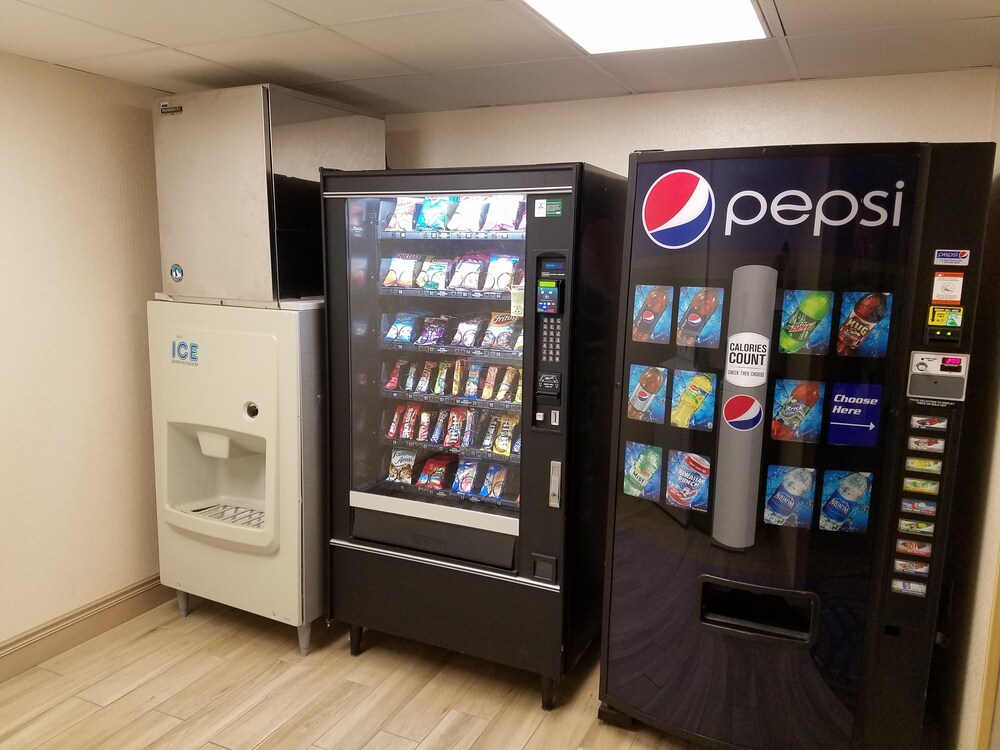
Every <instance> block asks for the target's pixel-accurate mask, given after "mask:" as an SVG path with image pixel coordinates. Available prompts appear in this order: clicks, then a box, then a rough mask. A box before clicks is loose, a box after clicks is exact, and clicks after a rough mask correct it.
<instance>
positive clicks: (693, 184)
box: [642, 169, 907, 250]
mask: <svg viewBox="0 0 1000 750" xmlns="http://www.w3.org/2000/svg"><path fill="white" fill-rule="evenodd" d="M888 187H890V188H891V190H889V189H885V187H884V186H876V188H875V189H873V190H868V191H867V192H864V193H859V192H857V191H853V192H852V191H849V190H839V189H835V190H828V191H826V192H825V193H823V194H821V195H819V196H812V195H810V194H809V193H808V192H806V191H805V190H801V189H798V188H790V189H785V190H780V191H777V192H775V193H774V194H770V193H765V192H762V191H760V190H754V189H745V190H739V191H737V192H735V193H733V194H732V195H730V196H728V200H727V201H726V210H725V218H724V224H723V227H724V235H725V236H732V235H733V234H734V233H736V232H738V231H739V229H740V228H741V227H750V226H753V225H756V224H759V223H761V222H773V223H775V224H780V225H783V226H789V227H790V226H797V225H800V224H802V225H805V226H806V227H807V228H809V229H811V234H812V236H813V237H819V236H820V235H821V234H822V233H823V230H824V229H825V228H828V227H840V226H844V225H846V224H850V223H851V222H857V223H858V224H860V225H861V226H864V227H879V226H884V225H886V224H888V225H890V226H892V227H899V226H900V223H901V220H902V209H903V197H904V195H905V194H906V189H907V186H906V181H905V180H902V179H897V180H895V181H894V182H893V184H892V185H891V186H888ZM716 200H717V198H716V195H715V191H714V190H713V188H712V186H711V185H710V184H709V182H708V180H707V179H705V177H703V176H702V175H700V174H698V173H697V172H695V171H692V170H690V169H674V170H671V171H669V172H666V173H664V174H663V175H661V176H660V177H659V178H657V179H656V180H655V181H654V182H653V184H652V185H651V186H650V188H649V190H648V191H647V192H646V196H645V198H644V199H643V203H642V223H643V228H644V229H645V231H646V234H647V236H648V237H649V238H650V239H651V240H652V241H653V242H654V243H656V244H657V245H659V246H660V247H662V248H665V249H667V250H679V249H682V248H685V247H688V246H689V245H692V244H694V243H695V242H697V241H698V240H699V239H701V238H702V237H703V236H704V235H705V233H706V232H708V230H709V228H710V227H711V225H712V221H713V219H714V217H715V214H716V210H715V208H716Z"/></svg>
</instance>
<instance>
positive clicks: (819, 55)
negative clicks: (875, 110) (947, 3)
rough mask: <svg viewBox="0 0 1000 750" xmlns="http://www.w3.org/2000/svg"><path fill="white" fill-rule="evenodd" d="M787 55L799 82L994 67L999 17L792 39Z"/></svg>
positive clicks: (999, 53) (999, 35)
mask: <svg viewBox="0 0 1000 750" xmlns="http://www.w3.org/2000/svg"><path fill="white" fill-rule="evenodd" d="M788 46H789V49H790V50H791V52H792V57H793V58H794V59H795V64H796V66H797V68H798V71H799V74H800V75H801V76H802V77H803V78H846V77H851V76H876V75H893V74H897V73H930V72H934V71H941V70H959V69H961V68H972V67H979V66H989V65H995V64H996V61H997V58H998V56H1000V17H997V18H990V19H980V20H966V21H951V22H948V23H939V24H930V25H926V26H916V27H911V28H900V29H882V30H868V31H843V32H836V33H832V34H816V35H811V36H803V37H794V38H790V39H789V40H788Z"/></svg>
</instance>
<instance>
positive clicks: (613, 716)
mask: <svg viewBox="0 0 1000 750" xmlns="http://www.w3.org/2000/svg"><path fill="white" fill-rule="evenodd" d="M597 718H598V719H600V720H601V721H603V722H604V723H605V724H611V725H612V726H616V727H621V728H622V729H632V728H633V727H634V726H635V719H633V718H632V717H631V716H626V715H625V714H623V713H622V712H621V711H619V710H618V709H615V708H611V706H609V705H608V704H606V703H602V704H601V706H600V708H598V709H597Z"/></svg>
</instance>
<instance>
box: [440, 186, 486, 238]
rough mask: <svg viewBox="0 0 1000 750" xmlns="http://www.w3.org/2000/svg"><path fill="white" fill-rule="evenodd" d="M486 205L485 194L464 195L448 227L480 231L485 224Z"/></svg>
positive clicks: (461, 230)
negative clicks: (484, 211)
mask: <svg viewBox="0 0 1000 750" xmlns="http://www.w3.org/2000/svg"><path fill="white" fill-rule="evenodd" d="M485 205H486V196H485V195H463V196H462V199H461V200H460V201H459V202H458V208H456V209H455V213H454V214H452V217H451V219H450V220H449V222H448V229H450V230H451V231H453V232H478V231H479V227H481V226H482V224H483V206H485Z"/></svg>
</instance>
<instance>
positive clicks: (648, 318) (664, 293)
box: [632, 284, 674, 344]
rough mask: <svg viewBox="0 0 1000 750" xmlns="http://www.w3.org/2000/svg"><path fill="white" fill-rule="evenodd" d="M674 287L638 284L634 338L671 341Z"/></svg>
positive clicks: (660, 342) (633, 316)
mask: <svg viewBox="0 0 1000 750" xmlns="http://www.w3.org/2000/svg"><path fill="white" fill-rule="evenodd" d="M673 305H674V288H673V287H672V286H652V285H650V284H636V286H635V300H634V302H633V304H632V340H633V341H648V342H650V343H653V344H669V343H670V326H671V325H673V319H674V309H673Z"/></svg>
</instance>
